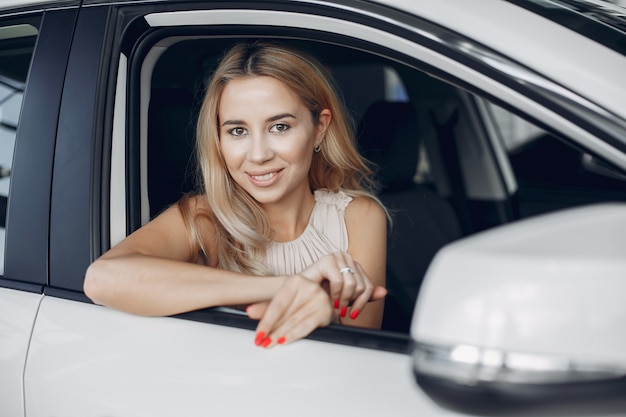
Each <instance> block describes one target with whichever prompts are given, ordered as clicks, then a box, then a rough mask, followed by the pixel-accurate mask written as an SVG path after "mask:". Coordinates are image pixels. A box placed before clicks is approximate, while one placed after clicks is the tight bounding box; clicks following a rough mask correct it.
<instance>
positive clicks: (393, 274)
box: [358, 101, 461, 331]
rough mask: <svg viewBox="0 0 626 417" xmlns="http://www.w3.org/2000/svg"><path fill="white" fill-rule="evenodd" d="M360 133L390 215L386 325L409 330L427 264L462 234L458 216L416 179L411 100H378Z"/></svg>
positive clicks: (417, 140) (416, 146) (415, 129)
mask: <svg viewBox="0 0 626 417" xmlns="http://www.w3.org/2000/svg"><path fill="white" fill-rule="evenodd" d="M358 132H359V147H360V149H361V152H362V153H363V155H364V156H365V157H366V158H367V159H369V160H370V161H371V162H373V163H374V164H375V165H376V166H377V177H378V181H379V183H380V186H381V190H380V193H379V197H380V199H381V201H382V202H383V204H385V206H386V207H387V209H388V210H389V212H390V215H391V217H392V225H391V227H390V228H389V236H388V243H387V288H388V291H389V296H388V297H387V300H386V302H385V316H384V319H383V320H384V321H383V328H384V329H387V330H395V331H408V328H409V324H410V320H411V316H412V312H413V307H414V305H415V301H416V299H417V295H418V292H419V289H420V286H421V283H422V279H423V277H424V274H425V272H426V269H427V268H428V265H429V264H430V261H431V260H432V259H433V257H434V255H435V253H436V252H437V251H438V250H439V249H440V248H441V247H442V246H444V245H445V244H447V243H448V242H451V241H453V240H455V239H457V238H459V237H461V228H460V225H459V220H458V218H457V215H456V213H455V211H454V210H453V208H452V206H451V205H450V203H449V202H448V201H447V200H446V199H444V198H443V197H440V196H439V195H438V194H436V193H435V192H434V191H433V189H432V188H431V187H430V186H428V185H427V184H418V183H416V182H415V180H414V177H415V173H416V171H417V164H418V160H419V156H420V155H419V153H420V137H419V130H418V122H417V113H416V111H415V108H414V107H413V105H412V104H411V103H406V102H389V101H376V102H374V103H373V104H372V105H371V106H370V107H369V108H368V109H367V111H366V112H365V114H364V116H363V122H362V123H361V126H360V128H359V130H358Z"/></svg>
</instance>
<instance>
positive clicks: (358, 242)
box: [342, 197, 387, 329]
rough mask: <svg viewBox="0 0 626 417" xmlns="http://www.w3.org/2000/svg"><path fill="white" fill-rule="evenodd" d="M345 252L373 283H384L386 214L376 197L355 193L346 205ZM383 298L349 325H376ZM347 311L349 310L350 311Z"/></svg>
mask: <svg viewBox="0 0 626 417" xmlns="http://www.w3.org/2000/svg"><path fill="white" fill-rule="evenodd" d="M346 226H347V229H348V242H349V243H348V253H349V254H350V255H352V257H353V258H354V260H355V261H357V263H358V264H359V265H360V266H361V267H362V268H363V271H364V272H365V274H366V275H367V276H368V277H369V279H370V280H371V282H372V284H373V285H374V286H380V287H384V286H385V269H386V262H387V216H386V213H385V211H384V210H383V208H382V207H381V206H380V205H379V204H378V203H377V202H375V201H373V200H371V199H369V198H365V197H356V198H354V200H353V201H352V202H351V203H350V204H348V207H346ZM383 309H384V299H379V300H377V301H370V302H369V303H368V304H367V307H366V308H365V309H364V310H363V311H362V312H359V315H358V317H357V318H356V319H354V320H350V319H348V320H346V319H343V320H342V322H343V323H344V324H348V325H354V326H359V327H369V328H375V329H379V328H380V326H381V324H382V320H383ZM349 314H350V313H348V315H349Z"/></svg>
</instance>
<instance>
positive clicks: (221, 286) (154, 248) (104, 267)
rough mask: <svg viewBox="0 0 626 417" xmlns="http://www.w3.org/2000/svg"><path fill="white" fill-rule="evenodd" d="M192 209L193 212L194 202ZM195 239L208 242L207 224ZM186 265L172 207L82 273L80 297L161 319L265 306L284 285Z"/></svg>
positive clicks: (184, 240)
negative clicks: (205, 310)
mask: <svg viewBox="0 0 626 417" xmlns="http://www.w3.org/2000/svg"><path fill="white" fill-rule="evenodd" d="M195 204H196V206H194V208H195V209H197V205H198V204H200V203H199V200H196V202H195ZM203 222H204V220H203ZM200 233H201V234H202V235H203V236H205V239H204V241H205V242H209V244H210V242H214V240H215V239H211V238H210V237H212V236H213V227H212V224H211V223H210V221H209V220H206V222H204V223H202V224H201V225H200ZM208 249H209V252H210V253H214V251H213V250H211V249H212V248H211V247H209V248H208ZM192 259H193V250H192V247H191V242H190V240H189V237H188V234H187V230H186V228H185V225H184V221H183V218H182V214H181V213H180V211H179V209H178V207H176V206H173V207H170V208H169V209H167V210H166V211H165V212H163V213H162V214H161V215H159V216H158V217H157V218H155V219H154V220H153V221H151V222H150V223H148V224H146V225H145V226H143V227H141V228H140V229H139V230H137V231H136V232H134V233H133V234H131V235H130V236H128V237H127V238H126V239H124V240H123V241H122V242H120V243H119V244H117V245H116V246H115V247H113V248H111V249H110V250H109V251H108V252H106V253H105V254H104V255H102V256H101V257H100V258H99V259H97V260H96V261H95V262H94V263H93V264H92V265H91V266H90V267H89V268H88V270H87V273H86V276H85V283H84V290H85V294H87V296H88V297H90V298H91V299H92V300H93V301H94V302H95V303H97V304H102V305H106V306H110V307H114V308H116V309H119V310H122V311H126V312H129V313H133V314H139V315H150V316H166V315H172V314H178V313H182V312H186V311H192V310H197V309H200V308H207V307H213V306H218V305H237V304H249V303H253V302H259V301H264V300H269V299H271V298H272V296H273V295H274V294H275V293H276V292H277V291H278V289H279V288H280V287H281V285H282V283H283V281H284V279H285V278H284V277H256V276H250V275H245V274H240V273H235V272H230V271H225V270H221V269H217V268H215V266H216V261H215V260H214V259H209V263H210V265H211V266H209V267H207V266H203V265H198V264H195V263H192V262H191V261H192Z"/></svg>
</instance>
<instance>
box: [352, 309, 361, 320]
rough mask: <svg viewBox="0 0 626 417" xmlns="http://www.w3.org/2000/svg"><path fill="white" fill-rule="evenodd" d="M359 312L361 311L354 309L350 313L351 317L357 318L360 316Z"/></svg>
mask: <svg viewBox="0 0 626 417" xmlns="http://www.w3.org/2000/svg"><path fill="white" fill-rule="evenodd" d="M359 313H360V311H359V310H354V311H352V313H350V318H351V319H352V320H354V319H356V318H357V317H359Z"/></svg>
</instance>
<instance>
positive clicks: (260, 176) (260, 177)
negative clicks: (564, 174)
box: [252, 172, 276, 181]
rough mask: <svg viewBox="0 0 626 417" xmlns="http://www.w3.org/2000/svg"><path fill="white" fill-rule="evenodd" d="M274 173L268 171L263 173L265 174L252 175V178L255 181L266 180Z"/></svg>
mask: <svg viewBox="0 0 626 417" xmlns="http://www.w3.org/2000/svg"><path fill="white" fill-rule="evenodd" d="M274 175H276V173H275V172H270V173H269V174H265V175H253V176H252V178H254V179H255V180H257V181H267V180H269V179H270V178H273V177H274Z"/></svg>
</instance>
